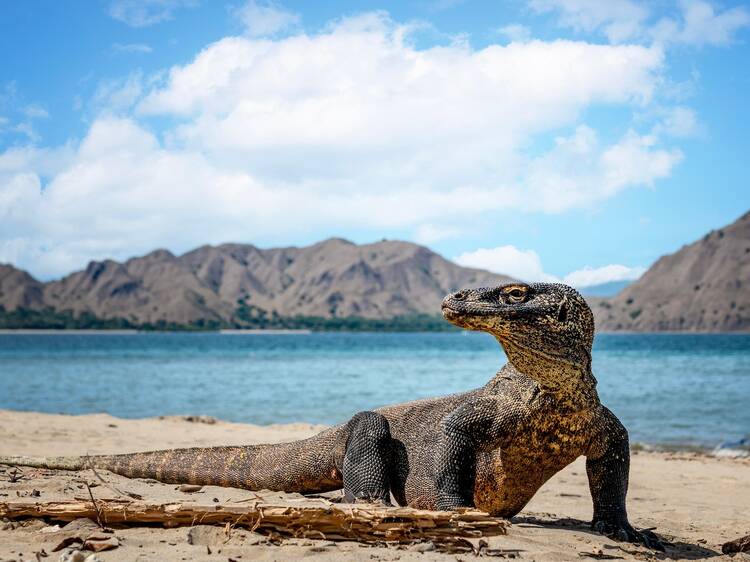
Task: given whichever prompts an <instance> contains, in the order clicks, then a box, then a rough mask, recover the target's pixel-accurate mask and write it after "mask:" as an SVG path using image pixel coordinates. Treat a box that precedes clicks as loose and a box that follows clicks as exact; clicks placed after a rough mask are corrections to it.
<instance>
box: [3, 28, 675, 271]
mask: <svg viewBox="0 0 750 562" xmlns="http://www.w3.org/2000/svg"><path fill="white" fill-rule="evenodd" d="M408 32H409V28H408V27H407V26H401V25H398V24H395V23H394V22H392V21H391V20H389V19H388V18H387V17H385V16H384V15H383V14H365V15H362V16H358V17H355V18H350V19H345V20H340V21H337V22H336V23H334V24H331V25H330V26H329V27H327V28H326V29H325V31H323V32H321V33H319V34H315V35H306V34H298V35H294V36H290V37H285V38H279V39H254V38H249V37H229V38H225V39H222V40H220V41H217V42H216V43H213V44H211V45H209V46H207V47H206V48H205V49H204V50H203V51H201V52H200V53H199V54H198V55H197V56H196V57H195V59H194V60H193V61H191V62H190V63H188V64H186V65H184V66H176V67H174V68H172V69H171V70H170V71H169V74H168V75H167V76H166V77H165V79H164V80H162V81H161V82H159V86H158V87H154V86H153V83H152V81H151V80H150V79H143V78H142V77H141V76H140V75H133V76H130V77H127V78H125V79H124V80H120V81H115V82H112V83H110V84H105V85H103V86H100V88H99V91H98V94H97V96H96V97H95V103H96V104H98V105H101V106H103V108H102V109H103V111H102V113H101V115H100V116H99V117H98V118H95V119H93V121H92V125H91V128H90V130H89V132H88V134H87V135H86V137H85V138H84V139H83V141H81V142H80V143H76V144H72V145H71V146H70V147H68V148H67V149H66V150H65V154H66V156H65V158H62V157H61V158H60V162H61V165H60V166H59V167H58V168H56V169H55V170H53V171H50V170H47V171H45V170H43V169H42V167H41V165H40V164H39V159H38V158H37V157H32V156H28V155H27V158H26V159H25V160H24V159H22V158H19V157H18V156H19V155H18V154H11V153H9V152H6V153H0V162H1V161H3V159H5V161H6V166H5V169H4V171H2V173H0V193H5V191H6V190H7V193H8V194H11V195H8V196H7V197H2V198H0V216H8V217H10V216H13V217H14V218H13V225H14V226H13V227H12V228H11V227H8V226H6V225H3V226H0V261H1V260H6V261H7V260H12V261H15V262H16V263H18V265H20V266H23V267H26V268H29V269H31V270H32V271H33V272H34V273H37V274H40V275H44V276H50V275H57V274H61V273H65V272H67V271H69V270H70V269H73V268H76V267H80V266H82V265H83V264H84V263H85V261H86V260H88V259H94V258H96V259H99V258H103V257H114V258H118V259H121V258H125V257H128V256H130V255H133V254H136V253H140V252H146V251H149V250H151V249H153V248H154V247H169V248H171V249H173V250H175V251H181V250H186V249H188V248H190V247H191V246H195V245H200V244H203V243H206V242H209V243H219V242H224V241H227V240H240V241H242V240H253V241H256V242H260V241H264V240H266V241H267V240H273V241H274V243H293V242H296V241H298V240H299V237H305V238H310V237H313V236H325V235H329V234H330V233H331V232H333V231H335V232H339V233H345V232H347V231H350V230H356V229H361V228H369V229H378V230H379V231H381V232H383V233H384V234H387V233H388V231H389V229H391V230H396V229H398V230H399V231H404V230H407V229H408V230H412V231H413V232H414V233H415V237H417V238H420V239H421V240H422V241H427V240H428V239H432V240H433V241H434V240H437V239H439V238H440V237H443V238H445V237H446V236H450V235H455V233H456V232H458V230H459V229H463V228H465V227H466V226H467V225H471V224H473V223H474V221H476V220H478V219H479V218H481V217H484V218H487V217H495V216H498V214H500V213H502V212H503V211H504V210H519V209H520V210H523V211H524V212H534V211H541V212H562V211H565V210H567V209H571V208H579V207H590V206H592V205H594V204H596V202H598V201H602V200H604V199H606V198H608V197H612V196H613V195H615V194H616V193H618V192H620V191H622V190H624V189H628V188H633V187H636V186H642V185H651V184H652V183H653V182H654V181H656V180H657V179H659V178H662V177H665V176H666V175H668V174H669V173H670V171H671V170H672V168H673V167H674V166H675V165H676V163H677V162H678V161H679V159H680V153H679V151H677V150H675V149H670V148H668V147H664V146H661V145H660V144H659V138H658V135H657V134H651V135H640V134H638V133H636V132H632V131H631V132H626V133H625V134H624V135H623V136H622V137H621V138H619V139H614V140H609V139H601V138H600V136H599V135H598V134H597V132H596V131H594V130H593V129H591V128H589V127H587V126H585V125H583V124H581V123H580V115H581V114H582V112H583V111H584V110H585V109H587V108H589V107H591V106H593V105H603V104H609V105H617V106H620V107H624V108H630V109H633V110H638V111H641V110H643V109H644V108H648V107H650V106H651V105H652V99H653V98H654V97H655V96H658V93H659V88H660V87H661V85H662V84H663V80H662V71H663V53H662V51H661V50H660V49H658V48H647V47H643V46H632V45H593V44H588V43H585V42H574V41H554V42H541V41H530V42H525V43H513V44H510V45H507V46H502V45H490V46H488V47H486V48H483V49H478V50H474V49H472V48H471V47H470V46H469V45H468V44H466V43H453V44H450V45H444V46H435V47H432V48H426V49H419V48H417V47H415V46H414V45H413V44H412V43H411V42H410V39H409V36H408ZM133 105H135V107H136V108H137V109H136V110H132V109H130V108H131V106H133ZM113 115H118V116H119V117H113ZM152 116H155V117H158V118H160V122H162V123H171V124H170V125H168V126H167V127H166V128H165V129H163V131H162V132H161V133H160V134H159V135H158V136H157V135H155V134H153V133H152V132H151V131H150V130H149V127H148V125H147V123H149V119H150V118H151V117H152ZM164 117H166V118H167V119H163V118H164ZM172 124H173V125H172ZM561 129H562V130H568V131H571V132H570V133H569V134H567V135H561V136H560V138H558V139H557V141H556V142H555V144H554V146H553V147H552V148H551V149H549V150H547V151H546V152H543V153H541V154H539V153H537V154H536V155H534V156H533V157H532V156H529V155H528V154H527V148H528V146H529V145H530V144H531V143H532V142H533V140H534V139H535V138H537V137H538V136H540V135H547V134H549V133H550V132H551V131H560V130H561ZM12 157H15V160H14V158H12ZM14 162H15V163H14ZM7 224H10V223H7ZM83 224H85V225H86V228H85V229H83V228H81V225H83ZM289 225H294V232H293V233H291V231H290V227H289ZM445 225H450V226H445ZM290 236H294V238H290ZM529 259H530V258H529V257H528V256H527V258H526V260H527V261H526V262H525V263H526V264H527V265H529V264H531V261H529ZM529 271H532V270H531V269H529ZM540 271H541V269H540Z"/></svg>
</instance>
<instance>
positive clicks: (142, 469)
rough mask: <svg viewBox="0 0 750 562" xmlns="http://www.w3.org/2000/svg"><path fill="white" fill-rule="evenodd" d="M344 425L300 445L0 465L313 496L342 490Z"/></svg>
mask: <svg viewBox="0 0 750 562" xmlns="http://www.w3.org/2000/svg"><path fill="white" fill-rule="evenodd" d="M347 433H348V432H347V428H346V426H339V427H335V428H332V429H328V430H326V431H323V432H322V433H319V434H318V435H315V436H314V437H310V438H309V439H303V440H301V441H293V442H291V443H279V444H272V445H247V446H236V447H206V448H201V447H194V448H189V449H170V450H165V451H152V452H144V453H130V454H122V455H95V456H82V457H23V456H17V457H7V456H0V464H7V465H13V466H33V467H39V468H49V469H59V470H84V469H87V468H91V467H94V468H100V469H103V470H109V471H110V472H114V473H116V474H121V475H123V476H127V477H128V478H153V479H155V480H159V481H161V482H166V483H168V484H199V485H203V486H207V485H214V486H232V487H235V488H245V489H248V490H262V489H269V490H277V491H284V492H301V493H316V492H326V491H330V490H337V489H339V488H341V487H342V485H343V481H342V477H341V471H340V467H341V465H342V460H343V457H344V449H345V446H346V438H347Z"/></svg>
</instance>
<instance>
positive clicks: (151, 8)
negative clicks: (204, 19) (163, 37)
mask: <svg viewBox="0 0 750 562" xmlns="http://www.w3.org/2000/svg"><path fill="white" fill-rule="evenodd" d="M196 4H197V0H111V1H110V3H109V10H108V11H109V15H110V17H112V18H114V19H116V20H118V21H121V22H123V23H126V24H127V25H130V26H132V27H147V26H149V25H153V24H155V23H159V22H162V21H166V20H170V19H172V15H173V13H174V12H175V11H176V10H178V9H180V8H183V7H191V6H195V5H196Z"/></svg>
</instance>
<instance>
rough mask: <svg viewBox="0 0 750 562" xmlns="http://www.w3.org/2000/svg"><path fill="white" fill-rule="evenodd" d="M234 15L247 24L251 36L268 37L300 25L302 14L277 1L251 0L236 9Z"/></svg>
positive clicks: (247, 32) (246, 31) (247, 31)
mask: <svg viewBox="0 0 750 562" xmlns="http://www.w3.org/2000/svg"><path fill="white" fill-rule="evenodd" d="M234 15H235V16H236V17H237V18H238V19H239V20H240V21H241V22H242V24H243V25H244V26H245V33H246V34H247V35H249V36H250V37H268V36H271V35H275V34H276V33H279V32H281V31H287V30H289V29H292V28H294V27H296V26H297V25H299V23H300V16H299V14H296V13H294V12H290V11H288V10H285V9H284V8H282V7H281V5H280V4H278V3H276V2H270V1H266V2H258V1H256V0H249V1H248V2H246V3H245V4H244V5H243V6H241V7H240V8H237V9H235V10H234Z"/></svg>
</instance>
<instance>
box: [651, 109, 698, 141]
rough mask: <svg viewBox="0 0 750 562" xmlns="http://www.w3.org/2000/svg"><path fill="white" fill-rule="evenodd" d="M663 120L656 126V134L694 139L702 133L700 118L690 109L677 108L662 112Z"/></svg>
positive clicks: (654, 130)
mask: <svg viewBox="0 0 750 562" xmlns="http://www.w3.org/2000/svg"><path fill="white" fill-rule="evenodd" d="M661 113H662V115H663V117H662V119H661V120H660V121H659V122H658V123H657V124H656V125H655V126H654V129H653V132H654V134H657V135H660V134H665V135H670V136H672V137H692V136H695V135H697V134H698V133H699V132H700V131H701V126H700V124H699V122H698V117H697V115H696V114H695V111H693V110H692V109H691V108H689V107H685V106H675V107H670V108H667V109H665V110H664V111H662V112H661Z"/></svg>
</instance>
